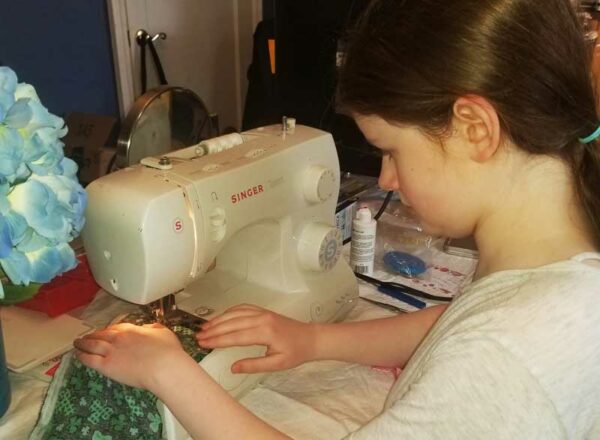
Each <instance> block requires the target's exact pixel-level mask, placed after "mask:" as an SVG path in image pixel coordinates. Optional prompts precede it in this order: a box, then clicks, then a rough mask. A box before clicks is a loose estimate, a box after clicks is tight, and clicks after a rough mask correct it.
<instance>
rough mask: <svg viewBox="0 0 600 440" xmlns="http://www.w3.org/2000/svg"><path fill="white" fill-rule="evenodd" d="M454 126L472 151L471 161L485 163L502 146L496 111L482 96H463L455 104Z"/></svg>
mask: <svg viewBox="0 0 600 440" xmlns="http://www.w3.org/2000/svg"><path fill="white" fill-rule="evenodd" d="M452 110H453V113H454V118H453V124H454V129H455V130H456V133H457V134H458V135H460V136H461V137H462V138H463V140H464V141H466V143H467V145H468V146H469V149H470V157H471V159H473V160H475V161H477V162H485V161H486V160H488V159H489V158H491V157H492V156H493V155H494V153H496V151H497V150H498V147H499V145H500V120H499V119H498V113H496V109H494V107H493V106H492V105H491V104H490V103H489V102H488V101H487V100H486V99H485V98H482V97H481V96H477V95H466V96H461V97H460V98H458V99H457V100H456V101H455V102H454V107H453V109H452Z"/></svg>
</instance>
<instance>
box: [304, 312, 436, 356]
mask: <svg viewBox="0 0 600 440" xmlns="http://www.w3.org/2000/svg"><path fill="white" fill-rule="evenodd" d="M446 307H447V305H446V304H444V305H436V306H432V307H428V308H427V309H424V310H419V311H418V312H414V313H407V314H403V315H399V316H394V317H391V318H384V319H375V320H370V321H360V322H351V323H339V324H312V325H313V328H312V331H313V333H314V336H313V339H314V341H315V342H314V345H315V346H314V351H313V358H314V360H323V359H331V360H339V361H345V362H356V363H360V364H365V365H378V366H382V367H393V366H399V367H404V365H405V364H406V362H408V360H409V359H410V357H411V356H412V354H413V353H414V351H415V350H416V348H417V347H418V346H419V344H420V343H421V341H422V340H423V338H424V337H425V335H427V333H428V332H429V330H430V329H431V327H432V326H433V324H435V322H436V321H437V319H438V318H439V317H440V316H441V315H442V313H443V312H444V310H446Z"/></svg>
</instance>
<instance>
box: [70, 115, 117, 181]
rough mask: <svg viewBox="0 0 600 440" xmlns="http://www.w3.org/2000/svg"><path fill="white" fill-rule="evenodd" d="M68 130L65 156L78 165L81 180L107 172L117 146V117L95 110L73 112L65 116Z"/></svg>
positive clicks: (90, 178) (89, 179)
mask: <svg viewBox="0 0 600 440" xmlns="http://www.w3.org/2000/svg"><path fill="white" fill-rule="evenodd" d="M65 123H66V125H67V127H68V128H69V132H68V133H67V135H66V136H65V137H64V138H63V142H64V143H65V156H67V157H69V158H71V159H73V160H74V161H75V162H76V163H77V165H78V166H79V172H78V177H79V181H80V182H81V183H82V184H84V185H85V184H88V183H90V182H91V181H92V180H94V179H97V178H98V177H100V176H103V175H104V174H106V170H107V167H108V163H109V161H110V159H111V158H112V156H113V155H114V153H115V152H116V149H115V147H114V139H115V136H116V130H117V125H118V124H117V118H115V117H113V116H104V115H97V114H93V113H70V114H69V115H67V117H66V118H65Z"/></svg>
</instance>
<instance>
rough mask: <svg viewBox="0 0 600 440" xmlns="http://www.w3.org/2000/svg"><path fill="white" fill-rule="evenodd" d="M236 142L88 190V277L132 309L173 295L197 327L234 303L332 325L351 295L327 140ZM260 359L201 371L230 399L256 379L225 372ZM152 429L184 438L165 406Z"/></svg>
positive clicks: (240, 350)
mask: <svg viewBox="0 0 600 440" xmlns="http://www.w3.org/2000/svg"><path fill="white" fill-rule="evenodd" d="M217 139H218V138H217ZM240 139H241V140H242V141H243V142H242V143H240V144H239V145H236V146H235V147H233V148H228V149H225V150H223V151H220V152H217V153H214V154H205V152H203V151H201V149H200V148H199V147H198V146H193V147H189V148H185V149H182V150H179V151H175V152H173V153H170V154H168V155H167V156H168V159H162V160H160V158H146V159H144V160H143V161H142V164H146V165H141V164H140V165H136V166H133V167H130V168H126V169H124V170H120V171H118V172H116V173H113V174H109V175H107V176H104V177H102V178H100V179H98V180H97V181H95V182H93V183H92V184H90V185H89V186H88V188H87V191H88V197H89V205H88V210H87V212H86V221H87V223H86V226H85V228H84V231H83V241H84V245H85V248H86V252H87V256H88V260H89V263H90V267H91V269H92V273H93V274H94V278H95V279H96V281H97V282H98V284H100V285H101V286H102V287H103V288H104V289H105V290H107V291H108V292H110V293H112V294H114V295H116V296H118V297H120V298H122V299H125V300H127V301H130V302H134V303H137V304H147V303H149V302H152V301H155V300H157V299H159V298H161V297H163V296H165V295H167V294H171V293H176V292H179V293H178V294H177V296H176V298H177V305H178V307H179V308H180V309H183V310H185V311H188V312H190V313H192V314H194V313H196V312H197V314H200V315H203V316H202V317H203V318H205V319H211V318H212V317H214V316H216V315H218V314H220V313H222V312H223V311H224V310H225V309H227V308H228V307H231V306H233V305H236V304H241V303H248V304H255V305H258V306H261V307H265V308H268V309H270V310H273V311H276V312H278V313H281V314H284V315H287V316H290V317H293V318H295V319H299V320H302V321H334V320H338V319H340V318H342V317H343V316H344V315H345V314H346V313H347V312H348V311H349V310H350V309H351V308H352V307H353V306H354V304H355V302H356V298H357V295H358V289H357V285H356V280H355V277H354V275H353V273H352V271H351V270H350V267H349V266H348V265H347V264H346V263H345V261H343V259H341V258H339V256H340V251H341V239H340V232H339V231H338V230H337V229H336V228H335V223H334V215H335V207H336V202H337V195H338V191H339V182H340V176H339V163H338V158H337V154H336V150H335V146H334V143H333V139H332V138H331V135H329V134H327V133H325V132H322V131H320V130H316V129H312V128H309V127H304V126H297V127H296V128H295V129H294V130H292V131H287V132H283V131H282V129H281V126H279V125H278V126H269V127H262V128H259V129H255V130H251V131H248V132H244V133H241V136H240ZM215 260H216V264H215ZM213 266H214V268H213ZM263 352H264V348H263V347H256V346H255V347H235V348H228V349H218V350H213V351H212V352H211V353H210V354H209V355H207V356H206V357H205V358H204V359H203V360H202V361H201V365H202V367H203V368H204V369H205V370H206V371H207V372H208V373H209V374H210V375H211V376H212V377H213V378H214V379H215V380H216V381H218V382H219V383H220V384H221V385H222V386H223V387H224V388H226V389H227V390H229V392H230V393H232V394H233V395H235V396H240V395H241V394H243V393H244V392H245V391H247V390H248V389H250V388H251V387H252V386H254V385H255V383H256V382H257V381H258V380H259V379H260V378H261V377H262V375H233V374H231V372H230V366H231V364H232V363H233V362H234V361H235V360H237V359H240V358H243V357H255V356H258V355H260V354H262V353H263ZM163 421H164V434H165V436H166V438H168V439H184V438H189V437H188V436H187V434H186V433H185V431H184V430H183V429H182V428H181V426H180V425H179V424H178V423H177V421H176V420H175V418H174V417H173V416H172V415H171V414H170V413H169V411H168V409H166V408H164V417H163Z"/></svg>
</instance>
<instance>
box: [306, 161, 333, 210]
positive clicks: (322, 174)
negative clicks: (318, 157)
mask: <svg viewBox="0 0 600 440" xmlns="http://www.w3.org/2000/svg"><path fill="white" fill-rule="evenodd" d="M336 189H337V176H336V174H335V173H334V172H333V170H331V169H329V168H326V167H324V166H321V165H313V166H311V167H310V168H309V169H308V171H307V172H306V177H305V180H304V197H306V200H308V201H309V202H310V203H322V202H324V201H326V200H329V198H330V197H332V196H333V195H334V192H335V191H336Z"/></svg>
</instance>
